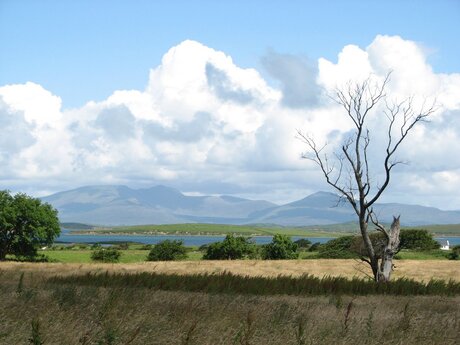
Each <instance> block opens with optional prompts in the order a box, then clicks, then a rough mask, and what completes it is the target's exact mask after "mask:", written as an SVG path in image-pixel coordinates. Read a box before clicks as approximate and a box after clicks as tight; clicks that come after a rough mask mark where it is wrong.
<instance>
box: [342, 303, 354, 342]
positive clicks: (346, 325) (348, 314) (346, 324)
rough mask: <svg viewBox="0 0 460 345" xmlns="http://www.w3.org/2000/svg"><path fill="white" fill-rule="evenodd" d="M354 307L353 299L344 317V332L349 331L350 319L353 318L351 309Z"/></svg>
mask: <svg viewBox="0 0 460 345" xmlns="http://www.w3.org/2000/svg"><path fill="white" fill-rule="evenodd" d="M352 308H353V300H351V301H350V302H349V303H348V305H347V309H346V310H345V315H344V319H343V325H342V331H343V333H345V334H346V333H348V329H349V327H350V320H351V309H352Z"/></svg>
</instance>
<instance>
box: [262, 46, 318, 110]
mask: <svg viewBox="0 0 460 345" xmlns="http://www.w3.org/2000/svg"><path fill="white" fill-rule="evenodd" d="M262 65H263V66H264V67H265V69H266V70H267V71H268V73H269V74H270V75H271V76H272V77H274V78H275V79H276V80H278V81H279V82H280V84H281V89H282V92H283V100H282V103H283V105H286V106H287V107H291V108H306V107H313V106H317V105H318V104H319V101H320V96H321V88H320V87H319V86H318V84H317V83H316V78H317V77H318V67H317V65H315V64H314V63H313V62H311V61H309V60H308V59H307V58H305V57H300V56H295V55H289V54H279V53H276V52H274V51H270V52H269V53H268V54H267V55H266V56H264V57H263V58H262Z"/></svg>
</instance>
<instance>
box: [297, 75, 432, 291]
mask: <svg viewBox="0 0 460 345" xmlns="http://www.w3.org/2000/svg"><path fill="white" fill-rule="evenodd" d="M389 81H390V73H388V74H387V75H386V77H385V78H384V80H383V81H382V82H380V83H379V82H378V81H375V80H374V79H373V78H372V77H369V78H368V79H366V80H364V81H362V82H358V83H352V82H350V83H349V84H348V86H347V87H345V88H337V89H336V90H335V95H333V96H332V98H333V99H334V100H335V101H336V102H337V103H338V104H339V105H341V106H342V108H343V111H344V115H345V117H347V118H348V120H349V121H350V124H351V125H352V126H353V130H352V131H350V132H349V133H348V134H347V135H346V136H344V141H343V143H342V145H341V147H340V148H336V149H335V150H334V149H332V150H329V148H328V147H327V144H323V143H320V142H319V141H318V140H315V139H314V138H313V137H312V136H311V135H309V134H305V133H302V132H301V131H299V132H298V134H299V139H301V140H302V141H303V142H304V143H305V144H306V146H307V150H308V152H307V153H305V154H304V155H303V157H304V158H306V159H310V160H312V161H313V162H315V163H316V164H317V165H318V168H319V170H320V171H321V172H322V174H323V177H324V179H325V181H326V182H327V183H328V184H329V185H330V186H331V187H332V188H334V189H335V191H336V192H338V193H339V196H340V198H341V199H342V200H345V201H347V202H348V203H349V204H350V206H351V207H352V208H353V211H354V212H355V214H356V217H357V218H358V222H359V230H360V233H361V236H362V238H363V244H364V247H365V249H366V252H367V254H366V257H367V258H366V257H364V256H362V257H361V259H362V260H364V261H365V262H367V263H368V264H369V266H370V268H371V269H372V274H373V276H374V280H375V281H376V282H380V281H383V282H386V281H389V280H390V277H391V272H392V271H393V267H394V265H393V263H392V261H393V257H394V255H396V253H397V252H398V250H399V233H400V228H401V227H400V219H399V217H395V218H394V220H393V222H392V224H391V226H390V228H388V227H386V226H384V225H383V224H381V223H380V222H379V220H378V217H377V214H376V213H375V212H374V208H373V207H374V205H375V204H376V202H377V201H378V200H379V199H380V197H381V196H382V194H383V193H384V192H385V190H386V189H387V187H388V186H389V183H390V178H391V176H392V172H393V169H394V168H395V167H396V166H397V165H399V164H401V163H402V162H403V161H402V160H399V159H398V158H397V157H396V152H397V151H398V148H399V147H400V146H401V144H402V143H403V141H404V140H405V139H406V138H407V136H408V135H409V133H410V132H411V131H412V129H413V128H414V127H415V126H416V125H417V124H419V123H421V122H424V121H425V120H427V118H428V117H429V116H430V115H431V114H432V113H433V112H434V111H435V106H434V104H433V105H432V106H429V107H425V106H422V107H421V108H416V107H415V106H414V105H413V102H412V101H413V100H412V98H408V99H405V100H403V101H401V102H393V101H392V100H390V99H389V96H388V95H387V93H386V91H385V89H386V87H387V85H388V83H389ZM373 113H378V115H379V117H380V118H386V119H387V120H388V122H387V124H386V125H385V126H379V127H378V130H379V131H382V132H383V133H385V136H386V143H384V144H383V146H382V147H381V148H380V149H381V150H382V153H383V156H382V157H381V161H380V162H379V163H378V164H373V163H372V161H373V160H374V161H375V159H376V157H379V155H374V154H371V153H372V152H373V151H372V149H371V148H372V147H373V145H374V143H373V142H372V141H371V138H373V137H375V136H372V134H374V133H373V132H372V133H371V128H375V126H373V125H371V123H370V122H371V121H372V117H373ZM332 151H333V152H332ZM376 167H379V168H376ZM376 169H377V170H376ZM379 175H380V176H382V180H380V181H379V180H378V179H377V178H376V176H379ZM369 223H371V224H373V225H375V227H376V228H377V229H378V231H380V232H381V233H382V234H383V235H384V247H385V248H384V250H383V251H382V253H378V251H377V250H376V248H374V247H373V244H372V241H371V238H370V235H369V233H370V230H369Z"/></svg>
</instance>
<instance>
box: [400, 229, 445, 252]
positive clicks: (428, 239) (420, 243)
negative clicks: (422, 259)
mask: <svg viewBox="0 0 460 345" xmlns="http://www.w3.org/2000/svg"><path fill="white" fill-rule="evenodd" d="M400 238H401V240H400V247H401V249H403V248H404V249H415V250H430V249H439V247H440V245H439V242H438V241H436V240H434V239H433V236H432V235H431V234H430V233H429V232H428V230H425V229H406V230H401V234H400Z"/></svg>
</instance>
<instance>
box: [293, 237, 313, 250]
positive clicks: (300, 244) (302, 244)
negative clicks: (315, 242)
mask: <svg viewBox="0 0 460 345" xmlns="http://www.w3.org/2000/svg"><path fill="white" fill-rule="evenodd" d="M294 243H295V244H297V248H309V247H310V245H311V241H310V240H307V239H306V238H300V239H298V240H297V241H294Z"/></svg>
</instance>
